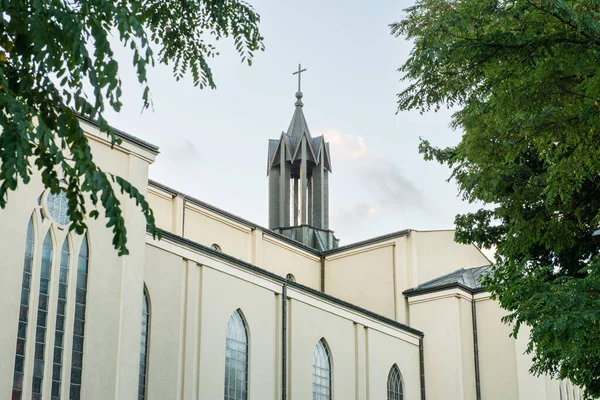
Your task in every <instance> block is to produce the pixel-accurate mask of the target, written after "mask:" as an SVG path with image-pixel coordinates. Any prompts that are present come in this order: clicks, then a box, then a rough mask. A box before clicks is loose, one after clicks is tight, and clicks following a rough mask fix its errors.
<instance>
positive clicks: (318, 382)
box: [313, 339, 331, 400]
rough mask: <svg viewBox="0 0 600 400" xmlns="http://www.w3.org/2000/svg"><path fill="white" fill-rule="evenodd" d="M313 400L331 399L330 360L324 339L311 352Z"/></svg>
mask: <svg viewBox="0 0 600 400" xmlns="http://www.w3.org/2000/svg"><path fill="white" fill-rule="evenodd" d="M313 400H331V360H330V358H329V350H327V343H325V339H321V340H319V343H317V347H315V351H314V352H313Z"/></svg>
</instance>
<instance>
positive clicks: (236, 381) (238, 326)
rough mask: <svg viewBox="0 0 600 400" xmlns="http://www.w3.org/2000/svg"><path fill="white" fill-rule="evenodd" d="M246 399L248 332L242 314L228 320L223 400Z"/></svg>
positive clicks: (232, 316) (237, 313) (236, 314)
mask: <svg viewBox="0 0 600 400" xmlns="http://www.w3.org/2000/svg"><path fill="white" fill-rule="evenodd" d="M247 399H248V331H247V329H246V324H245V322H244V318H243V317H242V313H241V311H240V310H237V311H236V312H234V313H233V314H232V315H231V318H229V323H228V324H227V337H226V340H225V400H247Z"/></svg>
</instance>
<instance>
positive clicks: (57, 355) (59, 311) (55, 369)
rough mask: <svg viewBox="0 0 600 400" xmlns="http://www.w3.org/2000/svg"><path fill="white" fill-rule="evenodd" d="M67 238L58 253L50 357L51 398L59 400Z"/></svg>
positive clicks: (65, 295) (65, 294) (67, 251)
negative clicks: (58, 270) (53, 326)
mask: <svg viewBox="0 0 600 400" xmlns="http://www.w3.org/2000/svg"><path fill="white" fill-rule="evenodd" d="M70 256H71V254H70V252H69V240H68V238H65V242H64V244H63V247H62V250H61V255H60V272H59V277H58V302H57V305H56V328H55V330H54V332H55V333H54V356H53V357H52V360H53V361H52V394H51V396H52V400H60V383H61V375H62V360H63V355H64V351H63V348H64V335H65V316H66V314H67V313H66V309H67V288H68V284H69V258H70Z"/></svg>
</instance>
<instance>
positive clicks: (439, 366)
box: [409, 289, 508, 400]
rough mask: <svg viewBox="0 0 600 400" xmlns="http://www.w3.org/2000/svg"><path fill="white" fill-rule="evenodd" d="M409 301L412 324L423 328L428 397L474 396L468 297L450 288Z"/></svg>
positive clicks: (458, 398) (461, 399) (462, 398)
mask: <svg viewBox="0 0 600 400" xmlns="http://www.w3.org/2000/svg"><path fill="white" fill-rule="evenodd" d="M409 305H410V320H411V326H413V327H415V328H416V329H419V330H421V331H423V332H425V338H424V360H425V388H426V391H427V398H428V399H432V400H437V399H440V400H441V399H444V400H471V399H475V398H476V393H475V377H474V374H475V367H474V362H475V361H474V358H473V341H472V340H473V331H472V324H471V323H470V320H469V318H468V317H470V312H468V311H470V298H468V297H467V296H466V295H464V294H463V293H462V291H460V290H456V289H451V290H446V291H441V292H435V293H429V294H423V295H418V296H414V297H410V299H409ZM467 310H468V311H467ZM467 312H468V314H467ZM467 315H468V316H467ZM507 399H508V397H507Z"/></svg>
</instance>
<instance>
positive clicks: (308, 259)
mask: <svg viewBox="0 0 600 400" xmlns="http://www.w3.org/2000/svg"><path fill="white" fill-rule="evenodd" d="M261 236H262V265H259V266H260V267H262V268H264V269H266V270H267V271H271V272H273V273H276V274H277V275H280V276H283V277H285V276H287V274H292V275H294V278H296V282H298V283H301V284H302V285H306V286H308V287H311V288H313V289H316V290H320V289H321V261H320V259H319V257H317V256H315V255H313V254H310V253H308V252H306V251H303V250H300V249H296V248H294V247H293V246H291V245H289V244H287V243H283V242H282V241H281V240H278V239H276V238H273V237H271V236H269V235H261Z"/></svg>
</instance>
